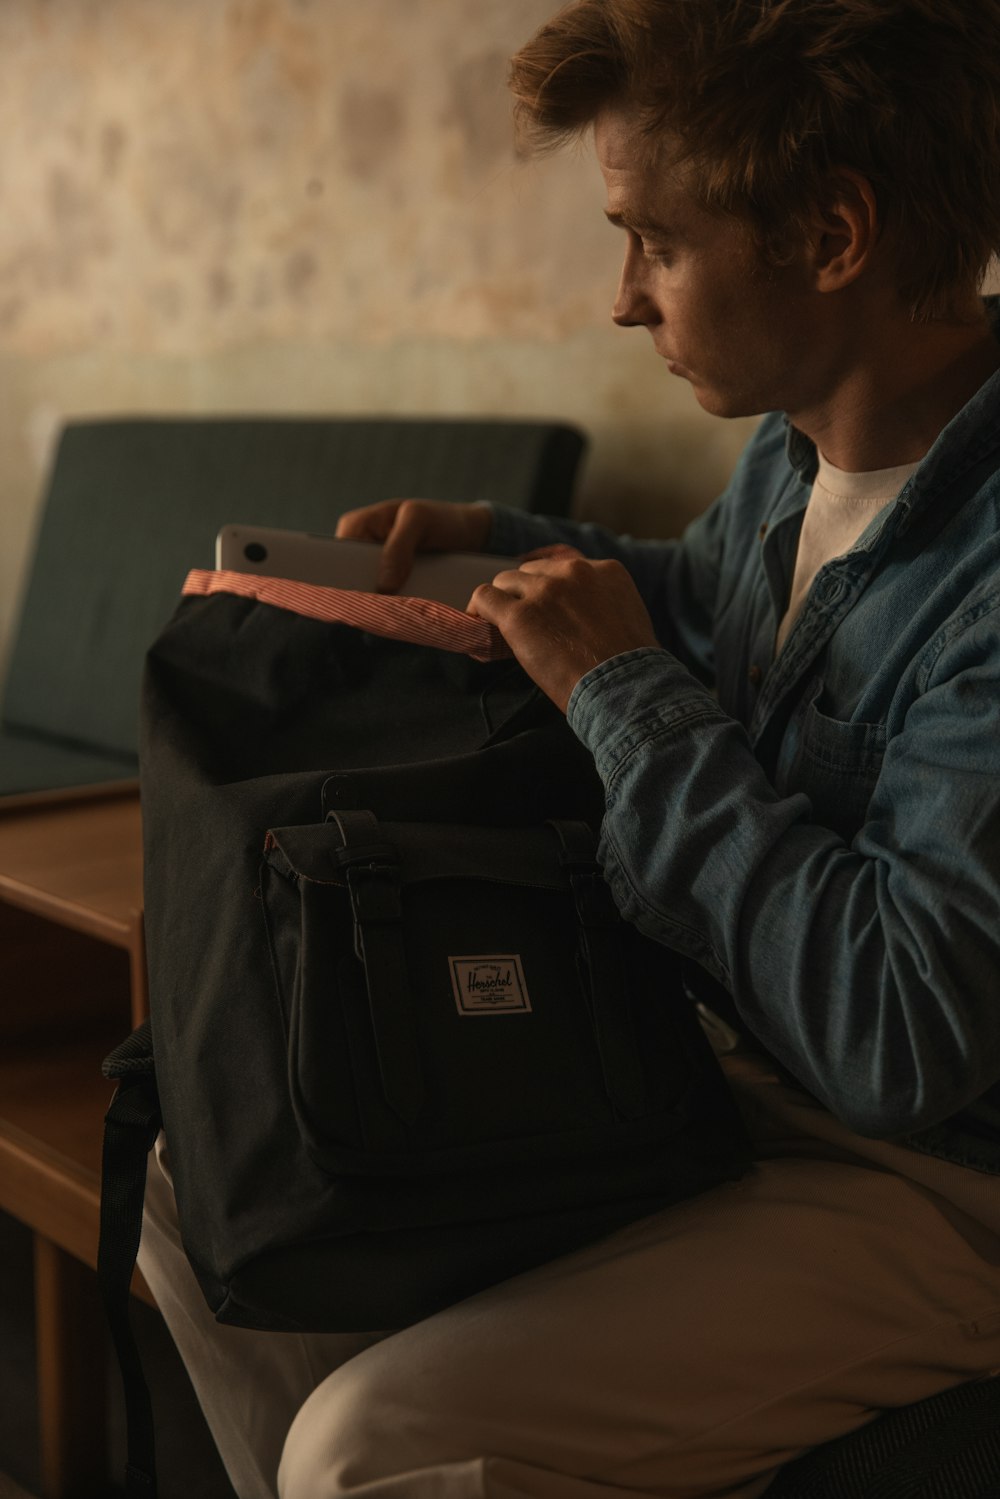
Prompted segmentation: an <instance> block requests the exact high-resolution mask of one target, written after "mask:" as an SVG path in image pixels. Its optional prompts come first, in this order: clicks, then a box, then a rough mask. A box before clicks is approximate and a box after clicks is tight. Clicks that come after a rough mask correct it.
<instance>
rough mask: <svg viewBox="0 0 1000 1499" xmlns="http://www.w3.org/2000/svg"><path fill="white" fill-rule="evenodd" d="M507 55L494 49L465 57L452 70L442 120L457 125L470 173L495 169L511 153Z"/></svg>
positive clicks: (512, 149) (510, 156)
mask: <svg viewBox="0 0 1000 1499" xmlns="http://www.w3.org/2000/svg"><path fill="white" fill-rule="evenodd" d="M507 68H508V58H507V54H506V53H505V52H501V51H500V50H499V49H494V50H492V51H489V52H483V53H480V54H479V55H478V56H476V57H468V58H464V59H463V60H462V61H461V62H460V63H458V64H457V66H456V67H454V68H453V69H452V73H451V80H450V85H451V86H450V96H451V99H450V108H449V110H448V111H447V113H446V114H445V116H444V118H443V120H442V123H443V124H446V125H447V124H449V123H455V124H457V125H458V127H459V130H460V131H461V134H462V139H463V142H464V145H465V150H466V157H467V165H468V169H469V171H470V173H473V174H476V175H479V174H480V173H482V172H483V171H489V170H491V169H495V168H496V167H497V166H498V165H499V164H500V162H501V161H506V160H509V159H511V158H512V157H513V154H514V143H513V127H512V125H511V112H510V95H509V94H508V92H507Z"/></svg>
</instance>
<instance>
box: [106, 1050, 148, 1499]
mask: <svg viewBox="0 0 1000 1499" xmlns="http://www.w3.org/2000/svg"><path fill="white" fill-rule="evenodd" d="M102 1071H103V1073H104V1076H105V1077H108V1078H114V1079H116V1080H117V1082H118V1087H117V1089H116V1090H115V1096H114V1098H113V1099H112V1101H111V1107H110V1108H109V1109H108V1112H107V1114H106V1115H105V1120H104V1157H103V1163H102V1168H101V1172H102V1180H101V1231H100V1240H99V1243H98V1250H97V1279H98V1284H99V1285H100V1288H101V1295H102V1296H103V1298H104V1308H105V1312H106V1314H107V1318H108V1323H109V1325H110V1327H111V1336H112V1339H113V1341H114V1345H115V1352H116V1353H117V1355H118V1364H119V1367H120V1368H121V1373H122V1383H123V1386H124V1391H125V1419H126V1424H127V1430H128V1442H127V1460H126V1466H125V1495H126V1499H155V1496H156V1455H155V1446H154V1436H153V1407H152V1402H151V1400H150V1397H149V1387H148V1385H147V1384H146V1379H145V1376H144V1374H143V1371H142V1361H141V1359H140V1357H139V1349H138V1346H137V1345H136V1341H135V1334H134V1333H133V1331H132V1323H131V1319H130V1316H129V1294H130V1287H131V1284H132V1272H133V1271H134V1269H135V1260H136V1255H137V1253H138V1251H139V1238H140V1235H141V1233H142V1204H143V1199H144V1197H145V1194H146V1164H147V1159H148V1156H149V1152H150V1150H151V1149H152V1147H153V1144H154V1142H155V1140H156V1137H157V1135H158V1134H159V1132H160V1127H161V1118H160V1101H159V1097H158V1095H157V1091H156V1077H155V1073H154V1070H153V1040H152V1031H151V1028H150V1023H149V1021H148V1020H147V1021H145V1022H144V1023H143V1024H142V1025H140V1026H139V1027H138V1028H137V1029H136V1030H135V1031H133V1033H132V1035H131V1036H129V1037H128V1039H127V1040H126V1041H124V1042H123V1043H122V1045H121V1046H119V1047H118V1049H117V1050H116V1051H113V1052H112V1053H111V1055H110V1056H109V1057H108V1058H107V1059H106V1060H105V1062H104V1066H103V1068H102Z"/></svg>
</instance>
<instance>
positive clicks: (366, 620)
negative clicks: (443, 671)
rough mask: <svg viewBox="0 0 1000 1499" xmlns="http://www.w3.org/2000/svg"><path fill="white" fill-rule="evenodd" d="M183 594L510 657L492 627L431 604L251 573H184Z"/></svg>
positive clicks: (476, 654)
mask: <svg viewBox="0 0 1000 1499" xmlns="http://www.w3.org/2000/svg"><path fill="white" fill-rule="evenodd" d="M181 593H182V594H183V595H184V597H186V598H190V597H197V596H201V597H205V596H207V595H209V594H214V593H230V594H236V595H238V596H239V597H240V598H245V599H256V600H257V602H258V603H259V604H273V605H274V607H275V608H276V609H289V610H291V612H292V613H293V614H303V615H305V616H306V617H307V618H308V619H322V620H326V621H327V622H328V623H330V624H344V625H353V626H354V628H355V629H358V630H367V631H368V632H369V634H371V635H384V636H386V637H388V638H389V639H390V640H406V641H409V642H410V644H411V645H430V646H434V647H435V648H436V649H438V650H444V651H457V652H459V653H460V654H463V655H466V656H471V657H472V658H473V660H475V661H500V660H503V659H504V658H506V657H509V656H510V655H511V650H510V647H509V646H508V645H507V643H506V641H505V640H504V638H503V636H502V635H501V634H500V632H499V630H497V629H496V627H495V626H494V625H490V624H487V623H486V621H485V620H484V619H476V617H475V616H474V615H472V614H466V613H465V612H464V611H463V610H461V609H453V608H452V607H451V606H450V605H449V604H439V603H437V602H436V601H434V600H432V599H415V598H407V597H405V596H401V595H399V594H389V593H360V592H355V591H353V590H351V589H347V588H321V587H319V586H318V585H317V584H315V583H297V582H294V581H292V580H291V579H289V578H260V577H257V576H255V575H254V574H252V573H237V572H225V571H219V572H210V571H209V570H208V569H203V568H195V569H193V570H192V571H191V572H189V573H188V575H187V578H186V579H185V580H184V587H183V588H182V589H181Z"/></svg>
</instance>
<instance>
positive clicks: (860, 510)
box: [774, 453, 917, 655]
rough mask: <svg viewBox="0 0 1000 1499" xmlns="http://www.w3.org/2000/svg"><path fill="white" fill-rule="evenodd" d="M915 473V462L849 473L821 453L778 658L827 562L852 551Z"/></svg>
mask: <svg viewBox="0 0 1000 1499" xmlns="http://www.w3.org/2000/svg"><path fill="white" fill-rule="evenodd" d="M916 469H917V464H915V463H904V464H901V465H900V466H899V467H898V468H876V469H871V470H869V471H868V472H867V473H861V474H848V473H845V472H844V470H843V469H839V468H834V466H833V464H832V463H828V462H827V460H826V459H825V458H824V457H823V455H822V453H821V454H820V455H819V469H818V471H817V474H816V479H815V481H814V483H813V487H812V493H811V494H810V496H809V503H808V504H807V506H806V513H805V516H804V517H803V520H802V531H801V533H800V535H799V550H798V553H797V555H796V558H795V574H794V577H793V578H792V590H791V593H790V595H789V599H788V608H787V609H786V611H785V615H784V618H783V619H782V621H781V623H780V624H779V626H778V634H777V637H776V639H775V646H774V650H775V655H777V653H778V651H780V650H781V648H782V646H783V645H784V643H785V641H786V639H787V638H788V632H789V631H790V630H791V628H792V625H793V624H794V623H795V621H796V619H797V618H798V615H799V611H800V610H801V608H802V605H803V604H804V603H805V600H806V595H807V594H808V592H809V590H810V588H811V587H812V584H813V579H814V578H815V577H816V574H817V573H818V572H819V570H820V568H821V567H822V566H823V564H824V563H825V562H829V561H830V559H831V558H833V557H842V556H843V554H844V553H845V552H849V551H850V549H851V547H852V546H853V545H854V543H855V542H856V541H857V539H858V537H859V536H860V535H861V533H862V531H864V530H865V528H866V527H867V526H868V525H869V523H870V522H871V521H873V520H874V519H875V517H876V515H878V513H879V511H880V510H884V509H885V507H886V505H888V504H889V503H890V502H891V501H892V500H894V499H895V498H896V496H897V495H898V494H899V491H900V490H901V489H902V487H903V485H904V484H905V483H906V481H907V479H908V478H909V477H910V475H911V474H912V473H915V472H916Z"/></svg>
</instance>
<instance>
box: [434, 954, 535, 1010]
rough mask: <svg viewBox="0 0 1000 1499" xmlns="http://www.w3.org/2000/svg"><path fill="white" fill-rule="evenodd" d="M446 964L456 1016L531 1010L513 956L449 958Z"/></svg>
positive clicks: (524, 986)
mask: <svg viewBox="0 0 1000 1499" xmlns="http://www.w3.org/2000/svg"><path fill="white" fill-rule="evenodd" d="M448 962H449V964H450V965H451V987H452V989H453V991H454V994H455V1003H456V1005H457V1006H458V1013H459V1014H460V1015H507V1014H510V1013H511V1012H512V1011H514V1010H521V1011H525V1010H530V1009H531V1000H530V999H529V998H528V986H527V985H526V984H525V982H524V969H523V968H522V967H521V959H520V958H519V957H518V956H517V955H516V954H515V953H490V954H488V955H487V954H482V955H478V956H476V957H470V958H449V959H448Z"/></svg>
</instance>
